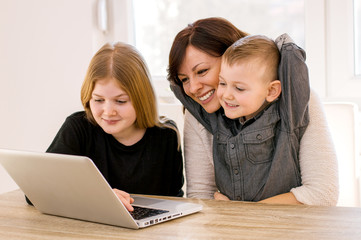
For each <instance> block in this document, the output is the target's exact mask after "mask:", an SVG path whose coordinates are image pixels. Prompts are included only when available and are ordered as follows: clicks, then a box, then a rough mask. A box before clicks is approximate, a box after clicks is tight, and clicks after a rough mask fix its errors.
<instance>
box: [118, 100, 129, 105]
mask: <svg viewBox="0 0 361 240" xmlns="http://www.w3.org/2000/svg"><path fill="white" fill-rule="evenodd" d="M126 102H127V101H124V100H117V103H119V104H124V103H126Z"/></svg>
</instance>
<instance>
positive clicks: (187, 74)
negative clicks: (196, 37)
mask: <svg viewBox="0 0 361 240" xmlns="http://www.w3.org/2000/svg"><path fill="white" fill-rule="evenodd" d="M220 66H221V57H213V56H211V55H208V54H206V53H205V52H202V51H200V50H198V49H197V48H195V47H193V46H192V45H189V46H188V47H187V49H186V53H185V58H184V60H183V63H182V64H181V65H180V68H179V72H178V78H179V79H180V81H181V82H182V84H183V89H184V92H185V93H186V94H187V95H188V96H189V97H191V98H192V99H193V100H194V101H196V102H197V103H199V104H200V105H201V106H202V107H203V108H204V110H206V111H207V112H208V113H213V112H215V111H217V110H218V109H219V108H220V106H221V105H220V103H219V100H218V98H217V95H216V90H217V87H218V75H219V71H220Z"/></svg>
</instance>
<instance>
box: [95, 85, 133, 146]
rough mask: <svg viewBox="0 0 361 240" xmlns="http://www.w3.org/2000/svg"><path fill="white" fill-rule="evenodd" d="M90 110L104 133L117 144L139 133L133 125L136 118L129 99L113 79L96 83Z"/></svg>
mask: <svg viewBox="0 0 361 240" xmlns="http://www.w3.org/2000/svg"><path fill="white" fill-rule="evenodd" d="M90 110H91V112H92V114H93V117H94V119H95V121H96V122H97V123H98V125H99V126H100V127H101V128H102V129H103V130H104V132H106V133H108V134H111V135H113V136H114V137H115V138H116V139H117V140H118V141H119V142H122V143H123V140H125V139H129V138H131V137H132V136H133V135H134V133H135V132H137V131H139V129H137V128H136V127H135V125H134V122H135V120H136V118H137V116H136V112H135V109H134V107H133V105H132V102H131V101H130V97H129V96H128V94H127V93H126V92H125V91H124V90H123V89H121V88H120V87H119V84H118V82H117V80H115V79H113V78H105V79H101V80H98V81H96V83H95V87H94V90H93V93H92V98H91V99H90Z"/></svg>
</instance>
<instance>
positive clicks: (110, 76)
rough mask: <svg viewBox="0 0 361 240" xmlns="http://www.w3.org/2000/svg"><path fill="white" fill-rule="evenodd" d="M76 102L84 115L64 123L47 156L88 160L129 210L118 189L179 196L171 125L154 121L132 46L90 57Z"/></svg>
mask: <svg viewBox="0 0 361 240" xmlns="http://www.w3.org/2000/svg"><path fill="white" fill-rule="evenodd" d="M144 97H146V99H144ZM81 101H82V104H83V107H84V110H85V111H81V112H76V113H74V114H72V115H70V116H69V117H68V118H67V119H66V120H65V122H64V124H63V126H62V127H61V129H60V130H59V132H58V133H57V135H56V137H55V139H54V140H53V142H52V144H51V145H50V147H49V148H48V150H47V152H52V153H63V154H73V155H82V156H87V157H89V158H91V159H92V160H93V161H94V163H95V165H96V166H97V167H98V169H99V170H100V172H101V173H102V174H103V175H104V177H105V178H106V179H107V181H108V182H109V184H110V186H111V187H112V188H114V191H115V193H116V194H117V195H118V197H119V198H120V199H121V200H122V202H123V203H124V204H125V205H126V207H127V208H128V210H130V211H131V210H133V208H132V206H131V205H130V203H132V199H131V198H130V196H129V194H127V193H125V192H123V191H120V190H118V189H122V190H124V191H126V192H129V193H139V194H154V195H168V196H183V191H182V186H183V162H182V153H181V149H180V143H179V137H178V136H179V135H178V132H177V129H176V126H175V124H174V122H173V121H170V120H167V121H160V120H159V118H158V114H157V107H156V99H155V94H154V91H153V88H152V85H151V82H150V77H149V73H148V69H147V66H146V64H145V62H144V60H143V58H142V57H141V55H140V54H139V53H138V52H137V51H136V50H135V49H134V48H133V47H132V46H130V45H127V44H123V43H115V44H105V45H104V46H103V47H102V48H101V49H100V50H99V51H98V52H97V53H96V54H95V55H94V57H93V58H92V60H91V62H90V65H89V68H88V71H87V74H86V77H85V80H84V82H83V85H82V88H81Z"/></svg>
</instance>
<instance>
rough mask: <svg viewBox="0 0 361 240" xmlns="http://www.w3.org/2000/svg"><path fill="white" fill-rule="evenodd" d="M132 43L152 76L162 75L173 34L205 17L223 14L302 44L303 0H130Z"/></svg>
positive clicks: (249, 29) (251, 30)
mask: <svg viewBox="0 0 361 240" xmlns="http://www.w3.org/2000/svg"><path fill="white" fill-rule="evenodd" d="M133 9H134V24H135V45H136V47H137V48H138V49H139V50H140V51H141V53H142V54H143V55H144V57H145V59H146V61H147V63H148V66H149V68H150V71H151V74H152V75H153V76H165V75H166V73H167V72H166V69H167V64H168V54H169V50H170V47H171V44H172V41H173V39H174V37H175V36H176V34H177V33H178V32H179V31H180V30H181V29H183V28H184V27H185V26H187V24H189V23H192V22H194V21H195V20H197V19H200V18H205V17H213V16H217V17H224V18H226V19H228V20H229V21H231V22H232V23H233V24H235V25H236V26H237V27H238V28H240V29H241V30H243V31H245V32H248V33H250V34H264V35H266V36H268V37H271V38H276V37H278V36H279V35H281V34H282V33H285V32H287V33H288V34H289V35H290V36H291V37H292V38H293V39H294V41H295V42H296V43H297V44H298V45H300V46H302V47H304V1H303V0H257V1H250V0H222V1H219V0H195V1H188V0H133Z"/></svg>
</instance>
